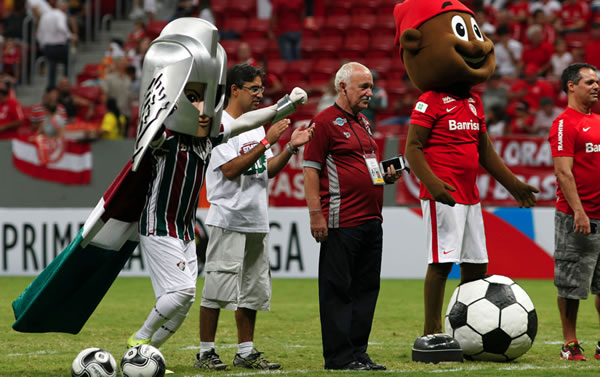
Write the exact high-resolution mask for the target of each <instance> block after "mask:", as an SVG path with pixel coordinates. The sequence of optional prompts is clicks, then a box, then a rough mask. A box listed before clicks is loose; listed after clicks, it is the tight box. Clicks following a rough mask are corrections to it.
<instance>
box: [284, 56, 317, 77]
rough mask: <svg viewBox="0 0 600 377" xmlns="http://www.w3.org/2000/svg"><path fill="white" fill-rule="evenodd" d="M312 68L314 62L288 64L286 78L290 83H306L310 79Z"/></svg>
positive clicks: (303, 60) (300, 61)
mask: <svg viewBox="0 0 600 377" xmlns="http://www.w3.org/2000/svg"><path fill="white" fill-rule="evenodd" d="M311 68H312V60H310V59H300V60H294V61H291V62H289V63H288V65H287V68H286V70H285V77H286V79H288V80H290V81H304V80H306V79H307V78H308V76H309V73H310V70H311Z"/></svg>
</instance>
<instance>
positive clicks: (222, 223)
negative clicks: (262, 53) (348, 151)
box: [194, 64, 314, 370]
mask: <svg viewBox="0 0 600 377" xmlns="http://www.w3.org/2000/svg"><path fill="white" fill-rule="evenodd" d="M262 78H263V72H262V71H261V70H260V69H258V68H256V67H253V66H251V65H248V64H236V65H234V66H232V67H231V68H230V69H229V70H228V71H227V87H226V96H227V98H228V99H229V103H228V105H227V108H226V109H225V111H224V112H223V120H222V123H223V124H224V125H226V124H227V123H228V122H231V121H233V120H234V119H236V118H237V117H239V116H240V115H242V114H244V113H246V112H248V111H251V110H255V109H257V108H258V105H259V104H260V100H261V99H262V93H263V91H264V87H263V81H262ZM289 124H290V121H289V120H288V119H284V120H281V121H279V122H277V123H275V124H273V125H272V126H271V127H270V128H269V130H268V131H267V133H266V134H265V131H264V129H263V128H258V129H254V130H251V131H247V132H244V133H242V134H240V135H238V136H236V137H233V138H230V139H229V140H228V142H227V143H224V144H221V145H219V146H217V147H215V148H214V149H213V150H212V156H211V160H210V163H209V165H208V169H207V172H206V192H207V198H208V201H209V202H210V203H211V206H210V208H209V210H208V215H207V217H206V221H205V222H206V224H207V225H208V238H209V241H208V247H207V250H206V263H205V271H206V278H205V281H204V289H203V291H202V301H201V304H200V353H199V354H197V356H196V362H195V364H194V366H195V367H196V368H200V369H216V370H223V369H226V368H227V365H225V364H224V363H223V362H222V361H221V359H220V358H219V356H218V355H217V353H216V351H215V335H216V332H217V323H218V319H219V313H220V309H221V308H225V309H230V310H235V319H236V324H237V330H238V343H239V346H238V352H237V354H236V355H235V358H234V360H233V365H234V366H237V367H244V368H251V369H279V368H280V365H279V364H276V363H271V362H269V361H267V360H265V359H264V358H263V357H262V356H261V352H258V351H257V350H256V348H254V327H255V323H256V311H258V310H260V311H268V310H269V309H270V301H271V272H270V263H269V255H268V249H267V244H268V233H269V220H268V212H267V211H268V180H269V178H272V177H274V176H275V175H276V174H277V173H279V171H281V169H283V167H284V166H285V164H286V163H287V162H288V160H289V159H290V157H291V156H292V154H296V153H297V152H298V148H299V147H300V146H302V145H304V144H306V143H307V142H308V141H310V139H311V138H312V135H313V132H314V126H312V127H309V128H306V127H304V126H303V127H300V128H298V129H296V130H295V131H294V132H293V133H292V136H291V140H290V142H289V143H288V144H287V145H286V147H285V148H283V150H282V151H281V152H280V153H279V154H278V155H277V156H273V152H272V151H271V149H270V148H271V145H272V144H274V143H276V142H277V140H279V137H280V136H281V134H283V132H284V131H285V130H286V129H287V128H288V126H289Z"/></svg>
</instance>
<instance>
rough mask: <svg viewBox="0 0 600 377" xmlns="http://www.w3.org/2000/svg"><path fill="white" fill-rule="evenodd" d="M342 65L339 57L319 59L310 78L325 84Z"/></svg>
mask: <svg viewBox="0 0 600 377" xmlns="http://www.w3.org/2000/svg"><path fill="white" fill-rule="evenodd" d="M340 67H341V64H340V60H339V59H320V60H317V62H316V63H314V65H313V68H312V73H311V75H310V79H311V81H315V82H323V84H325V83H327V81H329V78H330V77H331V76H332V75H333V74H335V73H336V72H337V70H338V69H339V68H340Z"/></svg>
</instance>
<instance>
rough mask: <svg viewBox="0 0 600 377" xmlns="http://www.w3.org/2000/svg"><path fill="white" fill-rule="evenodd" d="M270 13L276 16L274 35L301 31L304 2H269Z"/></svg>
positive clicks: (301, 0)
mask: <svg viewBox="0 0 600 377" xmlns="http://www.w3.org/2000/svg"><path fill="white" fill-rule="evenodd" d="M271 13H272V14H274V15H276V16H277V24H276V25H275V30H274V33H275V35H277V36H279V35H281V34H283V33H287V32H291V31H302V18H301V15H302V14H303V13H304V0H271Z"/></svg>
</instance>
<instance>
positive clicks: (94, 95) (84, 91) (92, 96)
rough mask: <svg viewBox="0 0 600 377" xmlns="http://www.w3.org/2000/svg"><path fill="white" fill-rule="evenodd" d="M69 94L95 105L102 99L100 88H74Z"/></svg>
mask: <svg viewBox="0 0 600 377" xmlns="http://www.w3.org/2000/svg"><path fill="white" fill-rule="evenodd" d="M71 93H72V94H74V95H77V96H80V97H83V98H85V99H87V100H89V101H92V102H95V103H100V100H101V99H102V88H101V87H99V86H75V87H73V88H72V89H71Z"/></svg>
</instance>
